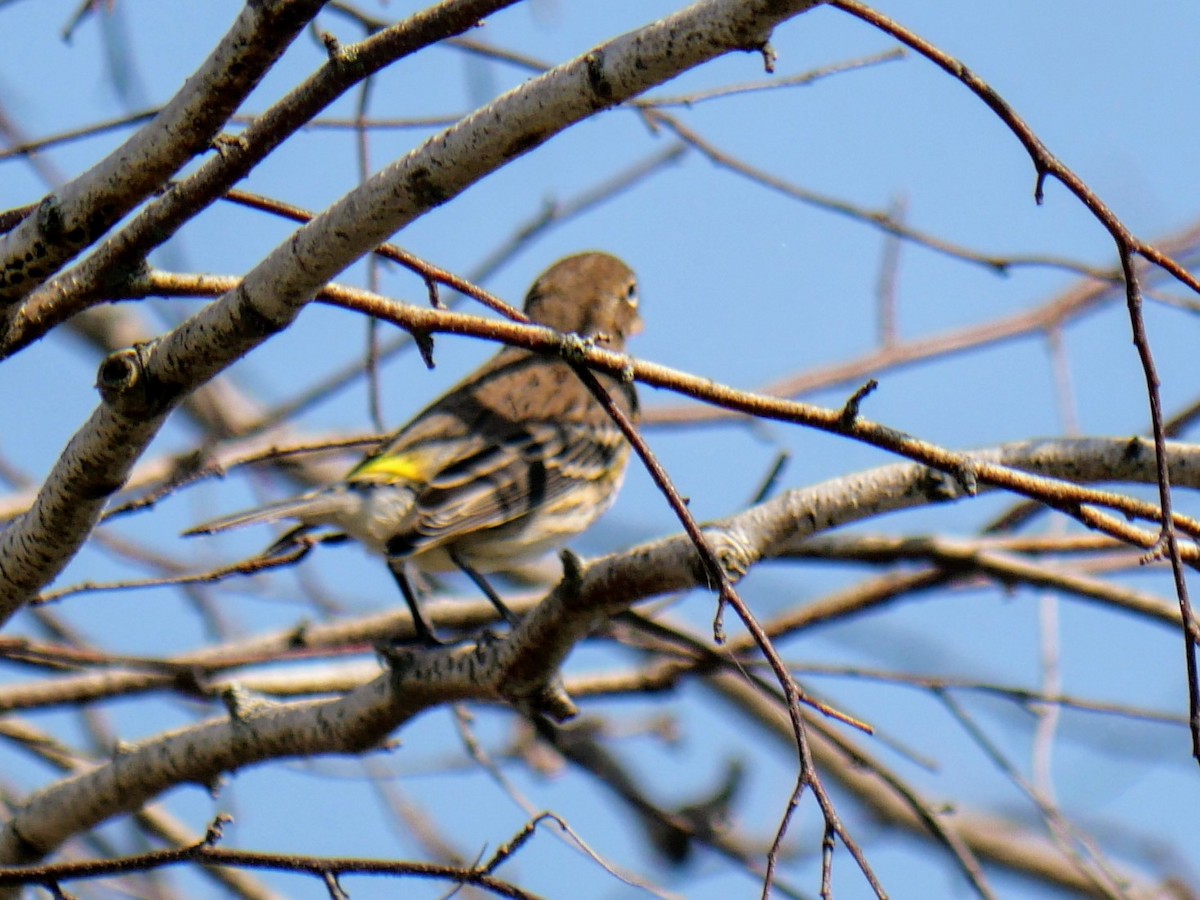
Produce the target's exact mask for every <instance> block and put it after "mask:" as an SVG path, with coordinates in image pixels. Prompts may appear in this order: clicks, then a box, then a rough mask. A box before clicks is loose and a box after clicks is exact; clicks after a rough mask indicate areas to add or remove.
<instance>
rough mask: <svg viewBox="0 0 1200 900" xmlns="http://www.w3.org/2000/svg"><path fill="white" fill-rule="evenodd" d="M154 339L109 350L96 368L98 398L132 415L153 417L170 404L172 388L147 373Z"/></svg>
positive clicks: (155, 342) (162, 411) (146, 417)
mask: <svg viewBox="0 0 1200 900" xmlns="http://www.w3.org/2000/svg"><path fill="white" fill-rule="evenodd" d="M155 344H157V341H150V342H148V343H145V344H134V345H133V346H132V347H126V348H125V349H124V350H117V351H116V352H114V353H110V354H109V355H108V356H106V357H105V358H104V360H103V361H102V362H101V363H100V368H99V370H98V371H97V372H96V388H97V390H99V391H100V397H101V399H102V400H103V401H104V402H105V403H106V404H107V405H108V406H111V407H113V408H114V409H117V410H119V411H120V412H122V413H124V414H125V415H128V416H131V417H135V418H144V419H148V418H153V417H154V416H158V415H161V414H162V413H164V412H166V410H167V409H168V408H169V407H170V405H171V399H172V397H173V396H174V393H175V392H174V390H172V389H171V388H170V387H169V386H168V385H165V384H163V383H162V382H160V381H159V380H158V379H157V378H155V377H154V376H153V375H151V374H150V367H149V362H150V357H151V355H152V353H153V350H154V346H155Z"/></svg>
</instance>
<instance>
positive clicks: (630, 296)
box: [625, 283, 638, 306]
mask: <svg viewBox="0 0 1200 900" xmlns="http://www.w3.org/2000/svg"><path fill="white" fill-rule="evenodd" d="M625 299H626V300H627V301H628V302H629V305H630V306H637V304H638V296H637V284H636V283H631V284H630V285H629V288H628V289H627V290H626V291H625Z"/></svg>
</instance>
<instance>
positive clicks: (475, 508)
mask: <svg viewBox="0 0 1200 900" xmlns="http://www.w3.org/2000/svg"><path fill="white" fill-rule="evenodd" d="M626 452H628V447H627V445H626V444H625V438H624V436H623V435H621V434H620V432H618V431H616V430H614V429H613V428H611V427H597V426H595V425H586V424H560V423H548V422H538V423H530V424H527V425H526V426H525V427H524V429H523V430H522V432H521V433H520V434H519V435H518V436H516V437H512V438H509V439H508V440H507V441H505V442H503V443H494V444H490V445H488V446H485V447H481V448H479V449H478V450H477V451H476V452H475V453H473V454H472V455H470V456H466V457H463V458H461V459H459V460H458V461H456V462H455V463H454V464H453V465H450V466H448V467H446V468H445V469H443V470H442V471H441V472H440V473H438V475H436V476H435V477H434V478H433V480H432V481H431V482H430V483H429V485H428V486H427V487H426V488H425V489H424V490H423V491H421V492H420V493H419V494H418V495H417V500H416V507H415V509H414V513H413V516H412V518H411V520H410V522H411V527H410V529H409V531H408V534H407V535H398V536H397V537H396V539H395V540H394V542H393V547H395V548H396V552H397V553H398V555H407V554H410V553H418V552H422V551H424V550H428V549H431V548H433V547H436V546H440V545H444V544H449V543H452V542H453V541H455V540H456V539H458V538H459V537H462V536H463V535H466V534H470V533H472V532H476V531H479V530H482V529H488V528H495V527H497V526H500V525H506V524H508V523H511V522H515V521H517V520H518V519H520V518H522V517H523V516H525V515H527V514H528V513H530V512H531V511H533V510H535V509H538V508H541V507H543V506H544V505H546V504H553V503H555V502H556V501H558V500H560V499H561V498H562V497H563V496H564V495H566V494H568V493H570V492H571V491H572V490H575V489H577V488H580V487H581V486H584V485H587V484H589V483H594V482H598V481H603V480H605V479H611V478H613V477H614V476H615V475H617V474H619V473H620V472H621V471H623V469H624V461H623V460H617V459H616V457H617V456H618V455H620V454H624V453H626ZM598 499H603V498H598Z"/></svg>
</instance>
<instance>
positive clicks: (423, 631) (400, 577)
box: [388, 559, 446, 647]
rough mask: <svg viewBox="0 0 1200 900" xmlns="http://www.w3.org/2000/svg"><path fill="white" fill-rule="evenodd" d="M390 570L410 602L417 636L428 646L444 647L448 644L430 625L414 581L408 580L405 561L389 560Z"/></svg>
mask: <svg viewBox="0 0 1200 900" xmlns="http://www.w3.org/2000/svg"><path fill="white" fill-rule="evenodd" d="M388 571H389V572H391V573H392V577H393V578H394V579H396V586H397V587H399V588H400V593H401V594H403V595H404V602H405V603H407V604H408V611H409V612H410V613H412V620H413V631H414V632H415V634H416V638H417V640H418V641H420V642H421V643H422V644H424V645H425V646H427V647H444V646H446V645H445V643H444V642H443V641H441V640H440V639H439V638H438V636H437V635H436V634H434V633H433V629H432V628H431V627H430V625H429V621H428V620H427V619H426V618H425V613H423V612H422V611H421V604H420V602H419V601H418V599H417V593H416V591H414V590H413V586H412V582H410V581H409V580H408V575H407V574H406V573H405V571H404V562H403V561H402V560H399V559H397V560H390V559H389V560H388Z"/></svg>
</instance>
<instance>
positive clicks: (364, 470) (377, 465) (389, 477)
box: [349, 453, 430, 484]
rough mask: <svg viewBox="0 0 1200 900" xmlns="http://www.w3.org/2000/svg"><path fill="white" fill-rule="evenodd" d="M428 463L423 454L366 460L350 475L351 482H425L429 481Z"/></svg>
mask: <svg viewBox="0 0 1200 900" xmlns="http://www.w3.org/2000/svg"><path fill="white" fill-rule="evenodd" d="M429 476H430V472H429V466H428V461H427V460H425V459H422V456H421V454H418V453H405V454H401V455H399V456H388V455H386V454H385V455H383V456H377V457H375V458H374V459H368V460H365V461H364V462H363V463H362V464H361V465H360V466H359V467H358V468H356V469H355V470H354V471H353V472H351V473H350V476H349V480H350V481H369V482H373V483H375V484H395V483H396V482H400V481H404V482H417V483H421V482H425V481H428V480H429Z"/></svg>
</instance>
